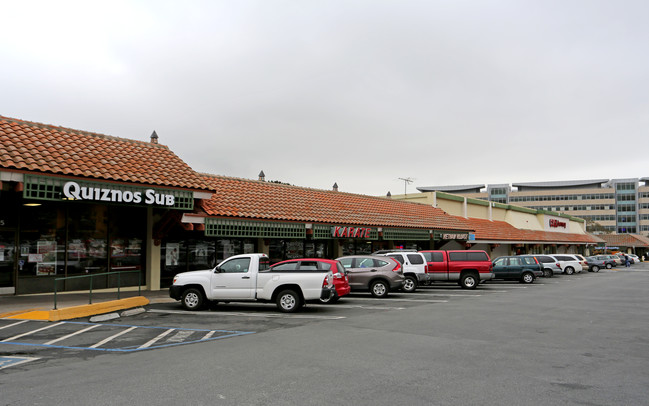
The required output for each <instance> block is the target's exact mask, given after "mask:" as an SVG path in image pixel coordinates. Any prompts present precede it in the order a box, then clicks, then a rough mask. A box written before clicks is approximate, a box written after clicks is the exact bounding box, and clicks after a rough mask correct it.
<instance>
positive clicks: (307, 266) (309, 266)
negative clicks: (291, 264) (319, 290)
mask: <svg viewBox="0 0 649 406" xmlns="http://www.w3.org/2000/svg"><path fill="white" fill-rule="evenodd" d="M322 265H329V264H326V263H325V264H322ZM327 269H329V268H327ZM317 270H318V262H317V261H302V262H300V271H317Z"/></svg>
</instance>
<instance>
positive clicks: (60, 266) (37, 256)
mask: <svg viewBox="0 0 649 406" xmlns="http://www.w3.org/2000/svg"><path fill="white" fill-rule="evenodd" d="M21 217H22V228H21V232H20V255H19V267H18V268H19V269H18V275H19V277H22V276H34V277H36V276H38V277H44V276H56V275H59V276H65V268H64V267H65V211H64V210H63V209H62V208H60V207H57V206H56V205H53V204H47V203H43V204H41V205H40V206H22V211H21ZM52 283H53V282H49V283H48V285H50V290H51V289H52V286H53V285H52Z"/></svg>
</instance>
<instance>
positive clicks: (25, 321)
mask: <svg viewBox="0 0 649 406" xmlns="http://www.w3.org/2000/svg"><path fill="white" fill-rule="evenodd" d="M28 321H29V320H23V321H19V322H17V323H13V324H7V325H6V326H2V327H0V330H2V329H3V328H9V327H13V326H17V325H19V324H23V323H27V322H28Z"/></svg>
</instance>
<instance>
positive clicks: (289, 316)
mask: <svg viewBox="0 0 649 406" xmlns="http://www.w3.org/2000/svg"><path fill="white" fill-rule="evenodd" d="M311 306H326V307H331V305H309V307H311ZM334 306H336V305H334ZM147 312H150V313H169V314H184V315H188V316H199V317H206V316H207V317H209V316H246V317H266V318H269V319H320V320H338V319H346V318H347V317H346V316H320V315H308V314H285V313H258V312H250V313H244V312H228V311H220V310H212V311H209V312H188V311H187V310H162V309H149V310H147Z"/></svg>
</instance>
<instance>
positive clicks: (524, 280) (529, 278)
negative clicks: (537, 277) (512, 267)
mask: <svg viewBox="0 0 649 406" xmlns="http://www.w3.org/2000/svg"><path fill="white" fill-rule="evenodd" d="M521 282H522V283H532V282H534V275H533V274H532V273H531V272H525V273H524V274H523V276H521Z"/></svg>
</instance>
